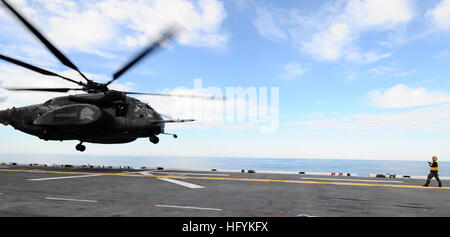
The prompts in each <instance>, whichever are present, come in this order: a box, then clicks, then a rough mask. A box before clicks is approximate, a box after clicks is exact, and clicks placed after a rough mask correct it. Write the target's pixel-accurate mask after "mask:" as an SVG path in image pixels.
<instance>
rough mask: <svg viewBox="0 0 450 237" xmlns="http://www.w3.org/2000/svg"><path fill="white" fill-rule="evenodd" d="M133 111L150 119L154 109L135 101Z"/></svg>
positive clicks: (141, 116)
mask: <svg viewBox="0 0 450 237" xmlns="http://www.w3.org/2000/svg"><path fill="white" fill-rule="evenodd" d="M134 112H135V113H137V115H138V117H140V118H144V117H146V118H149V119H151V118H152V117H154V110H153V109H152V108H151V107H150V106H149V105H147V104H143V103H136V107H135V109H134Z"/></svg>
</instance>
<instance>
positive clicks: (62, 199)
mask: <svg viewBox="0 0 450 237" xmlns="http://www.w3.org/2000/svg"><path fill="white" fill-rule="evenodd" d="M45 199H47V200H57V201H72V202H93V203H96V202H98V201H97V200H83V199H70V198H57V197H45Z"/></svg>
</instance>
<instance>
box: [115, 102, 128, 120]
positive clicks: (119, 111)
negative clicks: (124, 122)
mask: <svg viewBox="0 0 450 237" xmlns="http://www.w3.org/2000/svg"><path fill="white" fill-rule="evenodd" d="M127 110H128V105H127V104H126V103H120V104H118V105H117V106H116V117H125V116H127Z"/></svg>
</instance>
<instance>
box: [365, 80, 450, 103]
mask: <svg viewBox="0 0 450 237" xmlns="http://www.w3.org/2000/svg"><path fill="white" fill-rule="evenodd" d="M368 96H369V98H370V99H371V101H372V104H373V105H374V106H376V107H381V108H409V107H416V106H424V105H435V104H440V103H449V102H450V95H449V94H448V93H447V92H441V91H428V90H427V89H426V88H408V87H407V86H406V85H403V84H398V85H396V86H394V87H391V88H388V89H386V90H373V91H370V92H369V93H368Z"/></svg>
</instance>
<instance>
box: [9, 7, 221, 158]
mask: <svg viewBox="0 0 450 237" xmlns="http://www.w3.org/2000/svg"><path fill="white" fill-rule="evenodd" d="M1 1H2V3H3V4H4V5H5V6H6V8H7V9H9V10H10V11H11V12H12V13H13V15H15V16H16V17H17V18H18V20H19V21H20V22H22V23H23V24H24V25H25V26H26V28H27V29H28V30H29V31H31V32H32V33H33V34H34V35H35V36H36V37H37V38H38V39H39V40H40V41H41V42H42V43H43V44H44V46H45V47H46V48H47V49H48V50H49V51H50V52H51V53H52V54H53V55H54V56H55V57H56V58H57V59H58V60H59V61H60V62H61V63H62V64H64V65H65V66H67V67H69V68H71V69H73V70H75V71H76V72H78V74H80V75H81V77H82V78H83V79H84V80H85V81H76V80H74V79H71V78H68V77H65V76H62V75H59V74H57V73H54V72H51V71H49V70H46V69H43V68H40V67H36V66H33V65H31V64H28V63H25V62H23V61H20V60H17V59H14V58H11V57H8V56H4V55H1V54H0V59H2V60H4V61H7V62H9V63H13V64H15V65H18V66H21V67H24V68H26V69H29V70H31V71H34V72H36V73H40V74H43V75H46V76H52V77H57V78H60V79H63V80H66V81H69V82H72V83H74V84H77V85H78V86H80V87H78V88H4V89H7V90H10V91H33V92H61V93H66V92H69V91H83V92H85V94H74V95H68V96H61V97H56V98H52V99H50V100H48V101H46V102H44V103H42V104H35V105H29V106H25V107H18V108H15V107H13V108H9V109H6V110H0V123H2V124H3V125H5V126H7V125H11V126H12V127H13V128H15V129H17V130H19V131H21V132H24V133H27V134H29V135H32V136H36V137H38V138H40V139H43V140H45V141H48V140H56V141H58V140H59V141H65V140H75V141H79V143H78V144H77V145H76V146H75V149H76V150H77V151H80V152H83V151H85V150H86V146H85V145H83V143H99V144H120V143H129V142H133V141H135V140H136V139H137V138H149V140H150V142H151V143H153V144H157V143H158V142H159V138H158V135H160V134H166V135H172V136H173V137H174V138H177V135H176V134H170V133H166V132H165V130H164V127H165V124H166V123H183V122H193V121H194V119H163V115H162V114H160V113H158V112H157V111H155V110H154V109H153V108H152V107H150V106H149V105H148V104H147V103H144V102H142V101H139V100H138V99H136V98H133V97H130V96H128V95H152V96H176V97H191V98H200V99H217V98H216V97H213V96H199V95H173V94H160V93H142V92H129V91H120V90H112V89H109V88H108V86H109V85H110V84H111V83H112V82H114V81H115V80H117V79H118V78H119V77H120V76H121V75H123V74H124V73H125V72H126V71H128V70H129V69H130V68H131V67H133V66H134V65H136V63H138V62H139V61H140V60H142V59H143V58H144V57H146V56H147V55H149V54H151V53H153V52H154V51H155V50H157V49H158V48H161V46H162V44H164V43H165V42H167V41H169V40H170V39H171V38H173V36H174V35H175V34H176V33H177V29H176V28H169V29H168V30H166V31H165V33H164V34H162V36H161V37H160V38H158V39H157V40H156V41H155V42H153V43H151V44H150V45H148V46H147V47H146V48H144V49H143V50H142V51H141V52H140V53H138V54H137V56H135V57H134V58H133V59H132V60H130V61H129V62H128V63H127V64H125V65H124V66H123V67H122V68H121V69H120V70H118V71H117V72H116V73H114V74H113V78H112V79H111V80H110V81H108V82H106V83H99V82H95V81H93V80H91V79H89V78H87V77H86V76H85V75H84V74H83V73H82V72H81V71H80V70H79V69H78V68H77V66H75V64H73V63H72V62H71V61H70V60H69V59H68V58H67V57H66V56H65V55H64V54H63V53H62V52H61V51H60V50H58V49H57V48H56V47H55V46H54V45H53V44H51V43H50V41H48V40H47V39H46V38H45V37H44V36H43V35H42V34H41V33H40V32H39V31H38V30H37V29H36V28H35V27H34V26H33V25H31V24H30V23H29V22H28V21H27V20H26V19H25V18H24V17H23V16H22V15H21V14H19V12H18V11H17V10H15V9H14V8H13V7H12V6H11V5H10V4H9V3H8V2H7V1H6V0H1Z"/></svg>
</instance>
